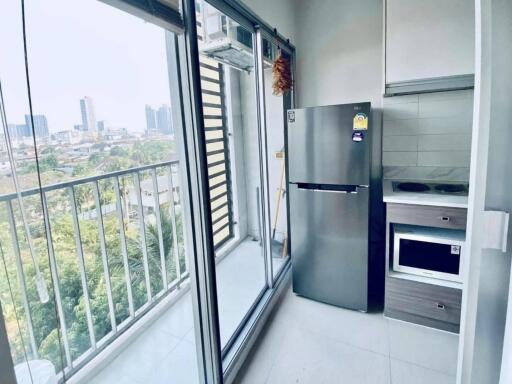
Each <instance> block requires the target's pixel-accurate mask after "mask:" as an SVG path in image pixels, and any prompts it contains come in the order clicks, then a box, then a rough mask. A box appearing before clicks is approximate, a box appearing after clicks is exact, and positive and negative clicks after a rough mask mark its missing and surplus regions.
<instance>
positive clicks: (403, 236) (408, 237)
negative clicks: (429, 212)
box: [393, 225, 466, 282]
mask: <svg viewBox="0 0 512 384" xmlns="http://www.w3.org/2000/svg"><path fill="white" fill-rule="evenodd" d="M465 237H466V234H465V232H464V231H460V230H454V229H442V228H430V227H420V226H413V225H395V226H394V238H393V270H394V271H396V272H403V273H409V274H414V275H420V276H427V277H432V278H437V279H443V280H450V281H457V282H462V279H463V276H462V272H463V270H464V269H463V264H464V253H465V244H464V242H465Z"/></svg>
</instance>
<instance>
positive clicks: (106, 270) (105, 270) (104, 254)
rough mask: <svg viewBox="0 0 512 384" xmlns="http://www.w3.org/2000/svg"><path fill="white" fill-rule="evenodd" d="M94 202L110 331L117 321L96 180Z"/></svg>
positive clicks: (113, 329) (114, 328)
mask: <svg viewBox="0 0 512 384" xmlns="http://www.w3.org/2000/svg"><path fill="white" fill-rule="evenodd" d="M93 194H94V203H95V204H96V218H97V221H98V231H99V240H100V249H101V262H102V263H103V275H104V279H105V287H106V290H107V303H108V311H109V314H110V325H111V326H112V331H113V332H116V331H117V323H116V313H115V309H114V300H113V298H112V283H111V281H110V268H109V265H108V258H107V244H106V240H105V229H104V226H103V213H102V212H101V202H100V189H99V186H98V181H97V180H96V181H95V182H94V189H93Z"/></svg>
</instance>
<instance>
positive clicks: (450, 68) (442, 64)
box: [386, 0, 475, 83]
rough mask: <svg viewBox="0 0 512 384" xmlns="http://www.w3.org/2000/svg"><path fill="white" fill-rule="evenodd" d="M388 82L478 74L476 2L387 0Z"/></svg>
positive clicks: (469, 0)
mask: <svg viewBox="0 0 512 384" xmlns="http://www.w3.org/2000/svg"><path fill="white" fill-rule="evenodd" d="M386 18H387V22H386V82H387V83H390V82H396V81H404V80H414V79H424V78H431V77H440V76H453V75H461V74H468V73H473V72H474V55H475V49H474V44H475V4H474V0H448V1H447V0H428V1H425V0H387V15H386Z"/></svg>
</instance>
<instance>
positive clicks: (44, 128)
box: [25, 115, 50, 137]
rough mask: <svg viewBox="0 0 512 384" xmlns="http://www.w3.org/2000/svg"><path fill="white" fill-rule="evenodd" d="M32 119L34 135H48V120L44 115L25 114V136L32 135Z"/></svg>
mask: <svg viewBox="0 0 512 384" xmlns="http://www.w3.org/2000/svg"><path fill="white" fill-rule="evenodd" d="M32 120H33V121H34V132H35V135H36V137H48V136H49V135H50V131H49V130H48V120H47V119H46V116H45V115H32V119H31V118H30V115H25V126H26V127H27V132H28V135H27V136H31V135H32Z"/></svg>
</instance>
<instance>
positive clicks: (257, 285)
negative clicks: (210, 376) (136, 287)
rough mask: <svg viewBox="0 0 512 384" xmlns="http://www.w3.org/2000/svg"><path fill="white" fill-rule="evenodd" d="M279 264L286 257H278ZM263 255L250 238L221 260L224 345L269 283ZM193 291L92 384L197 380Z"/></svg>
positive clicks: (188, 383)
mask: <svg viewBox="0 0 512 384" xmlns="http://www.w3.org/2000/svg"><path fill="white" fill-rule="evenodd" d="M273 262H274V268H277V269H278V268H279V267H280V266H281V265H282V263H283V260H282V259H273ZM264 281H265V270H264V264H263V257H262V256H261V253H260V247H259V245H258V243H257V242H254V241H251V240H246V241H244V242H242V243H241V244H240V245H239V246H238V247H237V248H236V249H235V250H233V251H232V252H231V253H230V254H229V255H228V256H226V257H225V258H224V259H223V260H221V261H220V262H219V263H218V264H217V292H218V296H219V313H220V315H219V316H220V325H221V327H220V331H221V342H222V343H223V345H224V344H225V342H226V341H227V340H228V339H229V337H230V336H231V335H232V334H233V332H234V331H235V329H236V327H237V326H238V324H239V323H240V321H241V320H242V318H243V317H244V315H245V314H246V313H247V311H248V309H249V308H250V306H251V305H252V304H253V302H254V300H255V299H256V297H257V296H258V294H259V293H260V291H261V289H262V288H263V286H264ZM193 324H194V322H193V317H192V301H191V296H190V292H188V293H186V294H185V295H183V296H182V297H181V298H180V299H179V300H178V301H177V302H176V303H174V304H173V305H172V306H171V307H170V308H169V309H168V310H167V311H166V312H164V313H163V314H162V316H161V317H160V318H159V319H157V320H156V321H155V322H154V323H153V324H152V325H151V326H149V327H148V328H147V329H146V330H145V331H144V332H143V333H142V334H141V335H139V336H138V337H137V338H136V339H135V340H134V341H132V342H131V343H130V345H129V346H128V347H127V348H126V349H125V350H124V351H123V352H122V353H121V354H120V355H119V356H117V357H116V358H115V359H114V360H113V361H112V362H111V363H110V364H109V365H108V366H107V367H105V368H104V369H103V370H102V371H100V372H99V373H98V374H97V375H96V376H95V377H94V378H93V379H92V380H91V381H88V383H90V384H113V383H115V384H160V383H166V384H169V383H172V384H177V383H183V384H193V383H195V382H197V381H198V379H197V363H196V346H195V336H194V329H193Z"/></svg>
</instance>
